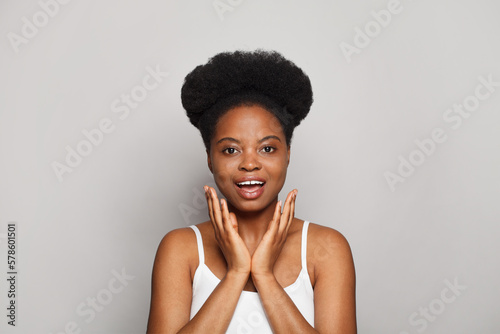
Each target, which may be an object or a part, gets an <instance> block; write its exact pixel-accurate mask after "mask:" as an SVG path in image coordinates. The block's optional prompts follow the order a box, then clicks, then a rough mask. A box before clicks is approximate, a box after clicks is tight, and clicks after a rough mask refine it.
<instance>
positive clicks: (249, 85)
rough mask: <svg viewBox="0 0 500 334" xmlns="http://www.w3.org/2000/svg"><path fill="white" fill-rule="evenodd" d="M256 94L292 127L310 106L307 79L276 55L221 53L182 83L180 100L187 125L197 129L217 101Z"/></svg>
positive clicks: (308, 81)
mask: <svg viewBox="0 0 500 334" xmlns="http://www.w3.org/2000/svg"><path fill="white" fill-rule="evenodd" d="M247 91H257V92H259V93H261V94H264V95H266V96H268V97H270V98H271V99H273V100H274V101H275V102H276V103H278V104H279V105H281V106H283V108H284V110H286V111H287V113H289V114H290V115H291V116H292V118H293V122H294V126H297V125H299V123H300V122H301V121H302V120H303V119H304V118H305V117H306V116H307V114H308V113H309V109H310V108H311V104H312V102H313V96H312V88H311V82H310V80H309V77H308V76H307V75H306V74H305V73H304V72H303V71H302V70H301V69H300V68H299V67H297V66H296V65H295V64H294V63H293V62H291V61H289V60H287V59H286V58H284V57H283V56H282V55H281V54H280V53H278V52H276V51H265V50H262V49H258V50H255V51H235V52H222V53H219V54H217V55H215V56H213V57H212V58H210V59H209V61H208V62H207V63H206V64H205V65H199V66H197V67H196V68H195V69H194V70H193V71H192V72H191V73H189V74H188V75H187V76H186V78H185V79H184V84H183V86H182V89H181V100H182V105H183V107H184V109H185V110H186V113H187V116H188V117H189V120H190V122H191V123H192V124H193V125H194V126H196V127H198V122H199V120H200V118H201V116H202V114H203V113H204V112H205V111H207V110H208V109H210V108H211V107H212V106H213V105H215V104H216V103H217V102H218V101H219V100H221V99H223V98H225V97H227V96H230V95H233V94H238V93H243V92H247Z"/></svg>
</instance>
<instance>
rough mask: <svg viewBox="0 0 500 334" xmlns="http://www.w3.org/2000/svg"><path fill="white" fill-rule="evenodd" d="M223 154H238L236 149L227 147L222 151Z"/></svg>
mask: <svg viewBox="0 0 500 334" xmlns="http://www.w3.org/2000/svg"><path fill="white" fill-rule="evenodd" d="M222 152H224V153H227V154H234V153H236V149H235V148H234V147H227V148H225V149H223V150H222Z"/></svg>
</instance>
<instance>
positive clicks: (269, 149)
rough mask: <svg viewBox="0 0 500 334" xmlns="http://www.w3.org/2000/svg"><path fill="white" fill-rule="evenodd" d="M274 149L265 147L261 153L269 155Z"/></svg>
mask: <svg viewBox="0 0 500 334" xmlns="http://www.w3.org/2000/svg"><path fill="white" fill-rule="evenodd" d="M275 150H276V149H275V148H274V147H272V146H265V147H264V148H263V149H262V151H264V152H265V153H271V152H274V151H275Z"/></svg>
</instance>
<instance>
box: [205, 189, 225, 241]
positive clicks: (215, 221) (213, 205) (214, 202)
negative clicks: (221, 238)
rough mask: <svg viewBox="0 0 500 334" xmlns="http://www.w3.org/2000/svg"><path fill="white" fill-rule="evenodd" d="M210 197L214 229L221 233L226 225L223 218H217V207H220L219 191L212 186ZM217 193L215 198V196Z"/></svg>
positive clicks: (210, 211)
mask: <svg viewBox="0 0 500 334" xmlns="http://www.w3.org/2000/svg"><path fill="white" fill-rule="evenodd" d="M207 193H208V197H209V202H208V203H209V209H210V210H209V213H210V220H211V221H212V225H213V226H214V231H215V232H216V234H217V232H218V233H221V232H223V231H224V227H223V226H222V223H221V220H220V219H217V216H216V207H218V204H219V203H218V200H217V193H216V192H215V189H213V188H212V187H208V191H207ZM214 195H215V198H214Z"/></svg>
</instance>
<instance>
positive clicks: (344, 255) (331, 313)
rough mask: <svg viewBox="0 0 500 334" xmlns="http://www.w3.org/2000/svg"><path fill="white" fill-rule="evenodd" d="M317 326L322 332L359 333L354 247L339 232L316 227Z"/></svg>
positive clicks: (315, 298)
mask: <svg viewBox="0 0 500 334" xmlns="http://www.w3.org/2000/svg"><path fill="white" fill-rule="evenodd" d="M311 237H312V240H314V242H313V243H311V246H312V247H313V248H312V249H311V248H309V247H308V248H309V249H311V250H312V252H308V254H311V255H312V256H313V259H312V261H313V263H314V277H315V285H314V327H315V328H316V329H317V330H318V332H320V333H336V334H337V333H339V334H340V333H342V334H350V333H353V334H355V333H357V329H356V277H355V276H356V275H355V270H354V262H353V259H352V253H351V248H350V247H349V243H348V242H347V240H346V239H345V237H344V236H343V235H342V234H341V233H339V232H338V231H336V230H334V229H331V228H328V227H325V226H318V225H316V228H315V231H314V233H313V234H312V236H311Z"/></svg>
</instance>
